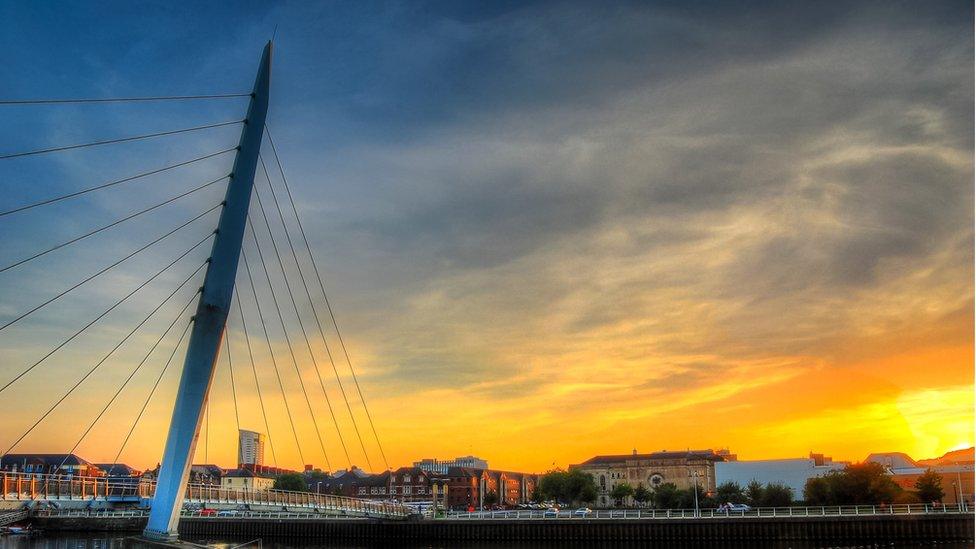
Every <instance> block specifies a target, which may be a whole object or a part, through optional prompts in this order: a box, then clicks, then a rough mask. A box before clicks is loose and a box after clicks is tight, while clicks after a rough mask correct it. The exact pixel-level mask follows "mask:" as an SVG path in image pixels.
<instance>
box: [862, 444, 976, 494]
mask: <svg viewBox="0 0 976 549" xmlns="http://www.w3.org/2000/svg"><path fill="white" fill-rule="evenodd" d="M974 458H976V450H974V449H973V448H966V449H964V450H955V451H952V452H948V453H946V454H945V455H943V456H942V457H938V458H934V459H925V460H919V461H915V460H914V459H912V458H911V457H910V456H909V455H907V454H904V453H902V452H880V453H874V454H871V455H869V456H868V457H867V458H865V460H864V461H869V462H873V463H878V464H880V465H882V466H883V467H884V468H885V470H886V471H888V473H889V474H890V475H891V479H892V480H893V481H895V483H896V484H898V485H899V486H901V487H902V488H904V489H905V490H915V481H917V480H918V478H919V477H920V476H922V475H923V474H925V472H926V471H928V470H930V469H931V470H932V471H934V472H936V473H938V474H939V475H940V476H941V477H942V490H943V491H944V492H945V496H944V497H943V498H942V502H943V503H946V504H948V505H955V504H957V503H959V502H960V501H961V502H963V503H965V504H966V505H970V506H972V505H973V504H974V494H973V491H974V490H973V488H974V484H976V467H974V466H976V459H974ZM926 503H928V502H926Z"/></svg>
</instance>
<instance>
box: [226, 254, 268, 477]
mask: <svg viewBox="0 0 976 549" xmlns="http://www.w3.org/2000/svg"><path fill="white" fill-rule="evenodd" d="M242 253H243V248H242ZM234 298H235V299H236V300H237V310H238V311H240V313H241V329H242V330H243V332H244V342H245V343H247V356H248V357H249V358H250V359H251V372H252V373H253V374H254V387H255V388H256V389H257V393H258V403H259V404H260V405H261V417H263V418H264V430H265V431H267V432H268V446H270V447H271V460H272V461H273V462H274V464H275V467H277V466H278V456H276V455H275V450H274V440H272V438H271V425H270V424H268V414H267V412H265V408H264V397H262V396H261V384H260V383H258V369H257V366H255V365H254V352H253V351H252V350H251V338H250V337H249V336H248V335H247V321H246V320H244V306H243V305H241V298H240V296H239V295H238V294H237V292H236V291H235V292H234Z"/></svg>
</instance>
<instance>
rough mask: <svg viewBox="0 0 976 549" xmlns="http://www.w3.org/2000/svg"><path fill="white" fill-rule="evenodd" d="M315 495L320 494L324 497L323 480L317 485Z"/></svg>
mask: <svg viewBox="0 0 976 549" xmlns="http://www.w3.org/2000/svg"><path fill="white" fill-rule="evenodd" d="M315 493H316V494H319V495H322V481H321V480H320V481H318V482H316V483H315Z"/></svg>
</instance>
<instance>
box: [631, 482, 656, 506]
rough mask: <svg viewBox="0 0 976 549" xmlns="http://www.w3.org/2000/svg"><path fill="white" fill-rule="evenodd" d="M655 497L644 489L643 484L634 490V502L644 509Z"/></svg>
mask: <svg viewBox="0 0 976 549" xmlns="http://www.w3.org/2000/svg"><path fill="white" fill-rule="evenodd" d="M653 497H654V495H653V494H652V493H651V491H650V490H648V489H647V488H644V485H643V484H638V485H637V488H635V489H634V501H636V502H637V503H638V504H639V505H640V506H641V507H643V506H644V504H645V503H647V502H648V501H651V499H652V498H653Z"/></svg>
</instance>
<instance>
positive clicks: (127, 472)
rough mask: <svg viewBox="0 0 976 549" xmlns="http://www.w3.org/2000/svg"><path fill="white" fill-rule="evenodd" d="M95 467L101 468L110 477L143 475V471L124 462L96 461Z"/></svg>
mask: <svg viewBox="0 0 976 549" xmlns="http://www.w3.org/2000/svg"><path fill="white" fill-rule="evenodd" d="M95 467H98V468H99V469H101V470H102V472H103V473H105V476H107V477H109V478H131V477H138V476H140V475H142V471H139V470H137V469H136V468H134V467H130V466H129V465H126V464H124V463H96V464H95Z"/></svg>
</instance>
